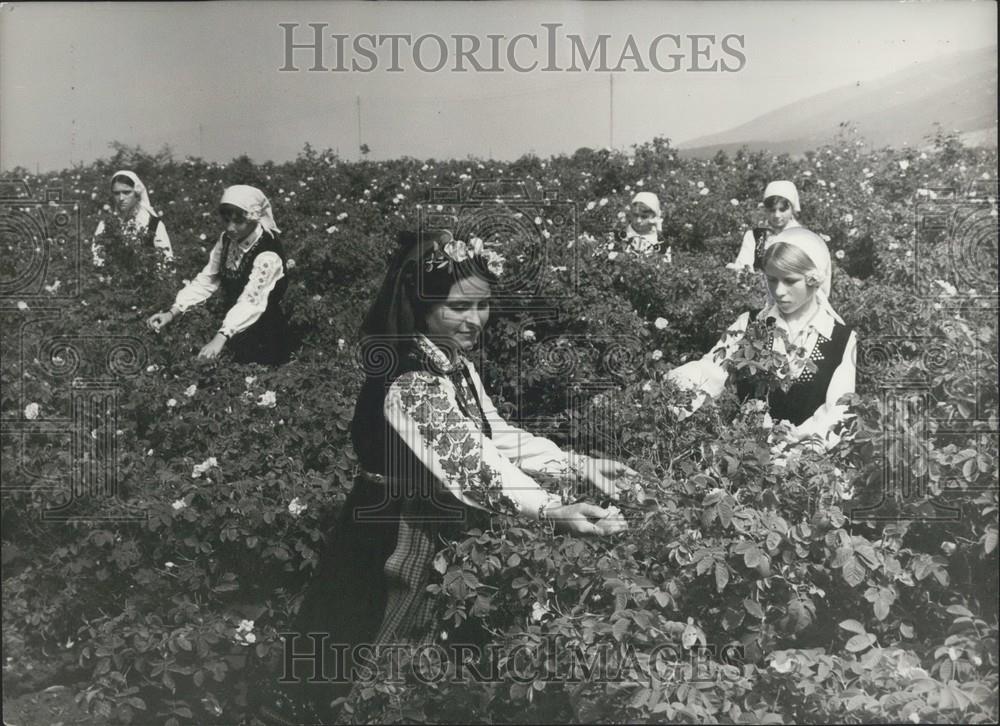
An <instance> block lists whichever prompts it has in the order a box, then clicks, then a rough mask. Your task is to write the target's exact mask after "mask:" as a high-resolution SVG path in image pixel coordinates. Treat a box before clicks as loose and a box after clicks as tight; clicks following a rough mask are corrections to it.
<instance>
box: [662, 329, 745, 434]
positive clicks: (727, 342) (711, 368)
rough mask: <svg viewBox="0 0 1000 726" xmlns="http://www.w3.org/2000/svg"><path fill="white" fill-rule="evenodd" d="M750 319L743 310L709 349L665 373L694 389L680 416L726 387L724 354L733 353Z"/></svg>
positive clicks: (684, 416) (684, 385)
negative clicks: (687, 404)
mask: <svg viewBox="0 0 1000 726" xmlns="http://www.w3.org/2000/svg"><path fill="white" fill-rule="evenodd" d="M749 322H750V313H748V312H747V313H743V314H742V315H740V316H739V317H738V318H736V321H735V322H734V323H733V324H732V325H730V326H729V328H728V330H727V331H726V333H725V334H724V335H723V336H722V337H721V338H720V339H719V342H718V343H716V344H715V345H714V346H713V347H712V350H710V351H709V352H708V353H706V354H705V355H703V356H702V357H701V358H698V359H696V360H693V361H689V362H687V363H685V364H684V365H681V366H678V367H677V368H674V369H673V370H671V371H669V372H668V373H667V376H666V377H667V380H668V381H671V382H672V383H674V384H675V385H676V386H677V387H678V388H682V389H685V390H693V391H695V398H694V400H693V401H692V402H691V408H690V409H689V410H687V411H677V412H675V413H677V414H678V415H679V416H680V417H681V418H687V416H690V415H691V414H692V413H694V412H695V411H697V410H698V409H699V408H701V406H702V404H704V403H705V401H706V400H707V399H709V398H715V397H716V396H718V395H719V394H721V393H722V391H723V390H725V387H726V380H727V379H728V378H729V373H728V371H727V370H726V368H725V366H724V362H725V360H726V358H728V357H729V356H730V355H732V354H733V353H734V352H735V351H736V349H737V347H738V345H739V340H740V338H741V337H742V335H743V333H745V332H746V329H747V325H749Z"/></svg>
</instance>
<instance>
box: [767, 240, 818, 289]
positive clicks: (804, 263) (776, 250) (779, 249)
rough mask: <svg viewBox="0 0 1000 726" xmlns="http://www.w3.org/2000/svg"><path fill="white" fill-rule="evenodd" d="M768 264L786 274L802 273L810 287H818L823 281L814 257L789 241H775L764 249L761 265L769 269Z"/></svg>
mask: <svg viewBox="0 0 1000 726" xmlns="http://www.w3.org/2000/svg"><path fill="white" fill-rule="evenodd" d="M768 265H773V266H774V267H775V269H777V270H778V271H779V272H783V273H785V274H786V275H802V276H803V277H804V278H806V284H807V285H809V286H810V287H816V286H817V285H819V284H820V282H821V279H820V271H819V269H818V268H817V267H816V263H815V262H814V261H813V259H812V258H811V257H810V256H809V255H807V254H806V253H805V252H803V251H802V250H801V249H799V248H798V247H796V246H795V245H791V244H788V243H787V242H775V243H774V244H773V245H771V246H770V247H768V248H767V250H765V251H764V259H763V262H762V264H761V267H763V268H764V269H767V266H768Z"/></svg>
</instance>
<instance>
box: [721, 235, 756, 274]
mask: <svg viewBox="0 0 1000 726" xmlns="http://www.w3.org/2000/svg"><path fill="white" fill-rule="evenodd" d="M756 246H757V240H756V239H754V236H753V230H752V229H748V230H747V231H746V233H745V234H744V235H743V241H742V242H741V243H740V251H739V254H737V255H736V260H735V261H733V262H732V263H730V264H729V265H727V267H729V268H730V269H734V270H741V269H743V268H744V267H749V268H751V269H753V258H754V249H755V248H756Z"/></svg>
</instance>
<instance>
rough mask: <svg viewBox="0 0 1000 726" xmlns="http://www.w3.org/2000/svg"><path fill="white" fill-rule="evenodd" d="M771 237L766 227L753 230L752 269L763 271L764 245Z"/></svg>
mask: <svg viewBox="0 0 1000 726" xmlns="http://www.w3.org/2000/svg"><path fill="white" fill-rule="evenodd" d="M770 236H771V230H770V229H768V228H767V227H754V228H753V269H755V270H763V269H764V245H765V244H766V243H767V240H768V238H769V237H770Z"/></svg>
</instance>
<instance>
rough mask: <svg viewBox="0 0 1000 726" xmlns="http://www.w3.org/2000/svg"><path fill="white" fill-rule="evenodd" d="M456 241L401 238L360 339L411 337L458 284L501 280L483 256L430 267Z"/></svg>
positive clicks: (435, 236) (433, 236) (444, 234)
mask: <svg viewBox="0 0 1000 726" xmlns="http://www.w3.org/2000/svg"><path fill="white" fill-rule="evenodd" d="M452 239H453V238H452V235H451V233H450V232H448V231H435V232H412V231H406V232H401V233H400V234H399V237H398V239H397V243H398V244H397V248H396V251H395V253H394V254H393V256H392V258H391V259H390V261H389V269H388V270H387V271H386V275H385V279H384V280H383V281H382V286H381V288H380V289H379V291H378V294H377V295H376V296H375V301H374V302H373V303H372V306H371V308H369V310H368V314H367V315H366V316H365V320H364V323H363V324H362V326H361V336H362V338H366V337H370V336H377V337H381V338H385V337H388V338H390V339H396V340H400V341H401V340H403V339H406V338H412V337H413V336H414V335H415V334H416V333H418V332H421V331H422V330H423V328H424V321H425V320H426V317H427V313H428V312H429V311H430V308H431V306H433V305H434V304H435V303H439V302H442V301H444V300H447V299H448V294H449V293H450V292H451V288H452V285H454V284H455V283H457V282H461V281H462V280H465V279H469V278H472V277H478V278H480V279H482V280H485V281H486V282H488V283H489V284H490V285H493V284H494V283H496V282H497V277H496V275H494V274H493V273H492V272H490V270H489V269H488V268H487V267H486V265H485V264H484V263H483V261H482V258H480V257H470V258H468V259H466V260H464V261H463V262H459V263H454V262H452V263H450V264H448V265H445V266H437V265H433V266H429V265H428V264H427V263H428V261H429V259H430V258H431V257H432V256H438V257H440V255H441V252H440V250H441V248H443V247H444V245H446V244H447V243H448V242H450V241H452ZM436 250H437V253H436V255H435V251H436Z"/></svg>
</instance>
